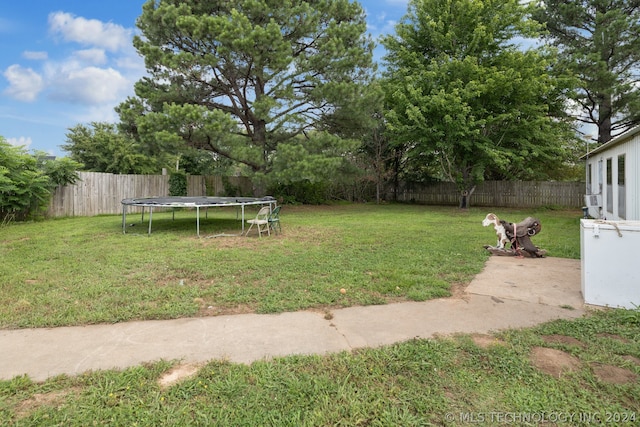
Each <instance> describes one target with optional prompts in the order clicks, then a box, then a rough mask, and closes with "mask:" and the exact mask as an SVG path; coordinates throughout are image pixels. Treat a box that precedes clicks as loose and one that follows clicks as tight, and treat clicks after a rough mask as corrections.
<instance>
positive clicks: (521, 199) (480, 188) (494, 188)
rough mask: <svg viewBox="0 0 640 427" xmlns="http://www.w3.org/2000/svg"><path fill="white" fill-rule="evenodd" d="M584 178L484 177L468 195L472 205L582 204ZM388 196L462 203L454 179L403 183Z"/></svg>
mask: <svg viewBox="0 0 640 427" xmlns="http://www.w3.org/2000/svg"><path fill="white" fill-rule="evenodd" d="M584 194H585V184H584V183H583V182H555V181H484V182H482V183H480V184H478V185H477V186H476V189H475V191H474V192H473V194H472V195H471V197H470V198H469V201H470V205H471V206H487V207H507V208H536V207H543V206H547V207H559V208H580V207H582V205H583V204H584ZM386 199H387V200H396V201H398V202H411V203H421V204H426V205H453V206H457V205H459V204H460V191H459V190H458V188H457V186H456V184H455V183H451V182H438V183H433V184H423V185H415V186H411V187H401V188H400V189H399V190H398V191H397V192H396V193H395V194H394V193H393V192H388V193H387V194H386Z"/></svg>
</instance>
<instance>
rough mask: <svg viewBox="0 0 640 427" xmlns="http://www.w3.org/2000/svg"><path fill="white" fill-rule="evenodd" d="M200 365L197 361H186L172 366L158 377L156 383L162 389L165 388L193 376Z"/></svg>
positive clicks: (198, 370)
mask: <svg viewBox="0 0 640 427" xmlns="http://www.w3.org/2000/svg"><path fill="white" fill-rule="evenodd" d="M201 367H202V365H200V364H197V363H187V364H183V365H178V366H174V367H173V368H171V369H170V370H168V371H167V372H165V373H164V374H163V375H162V376H161V377H160V378H159V379H158V385H159V386H160V388H162V389H167V388H169V387H171V386H172V385H174V384H177V383H179V382H180V381H184V380H185V379H187V378H191V377H193V376H195V375H196V374H197V373H198V372H200V368H201Z"/></svg>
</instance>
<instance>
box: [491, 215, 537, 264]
mask: <svg viewBox="0 0 640 427" xmlns="http://www.w3.org/2000/svg"><path fill="white" fill-rule="evenodd" d="M482 225H483V226H485V227H488V226H490V225H493V228H494V229H495V231H496V235H497V236H498V243H497V244H496V246H489V245H485V246H484V248H485V249H487V250H488V251H489V252H491V253H492V254H494V255H507V256H508V255H511V256H529V257H531V258H542V257H543V256H545V255H546V253H547V251H545V250H542V249H540V248H538V247H537V246H535V245H534V244H533V242H531V237H533V236H535V235H536V234H538V233H540V230H542V225H540V221H538V220H537V219H536V218H531V217H527V218H525V219H524V220H523V221H521V222H519V223H517V224H515V223H512V222H507V221H505V220H501V219H500V218H498V216H497V215H496V214H493V213H490V214H487V216H486V217H485V219H484V220H483V221H482ZM507 244H509V246H510V248H509V249H507V248H506V245H507Z"/></svg>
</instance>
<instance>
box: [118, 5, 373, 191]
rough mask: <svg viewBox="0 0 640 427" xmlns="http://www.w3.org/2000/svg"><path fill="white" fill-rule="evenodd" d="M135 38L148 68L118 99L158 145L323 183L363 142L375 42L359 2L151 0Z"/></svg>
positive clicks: (124, 116)
mask: <svg viewBox="0 0 640 427" xmlns="http://www.w3.org/2000/svg"><path fill="white" fill-rule="evenodd" d="M137 24H138V27H139V28H140V31H141V35H140V36H138V37H136V38H135V39H134V45H135V47H136V48H137V50H138V52H140V54H141V55H143V56H144V58H145V63H146V66H147V69H148V72H149V74H150V76H149V77H145V78H143V79H142V80H140V81H139V82H138V83H137V84H136V95H137V97H136V98H130V99H128V100H127V101H125V102H124V103H123V104H122V105H120V106H119V108H118V111H119V113H120V116H121V120H122V122H123V126H124V127H125V128H126V129H127V130H128V131H129V132H132V133H135V134H137V135H138V138H140V140H141V141H142V142H143V143H144V144H146V146H147V147H149V150H151V151H152V152H157V151H174V150H176V149H179V147H180V145H185V144H186V145H188V146H190V147H193V148H198V149H204V150H209V151H212V152H214V153H216V154H217V155H218V156H221V157H224V158H228V159H230V160H232V161H233V162H234V163H235V164H237V165H242V166H243V167H244V168H245V169H246V170H247V171H248V172H250V173H253V174H255V176H256V177H257V178H260V177H266V176H267V175H271V176H272V179H273V180H282V179H288V180H312V181H316V180H322V179H325V177H326V176H332V174H335V171H336V170H337V169H339V168H340V167H342V166H343V165H344V162H345V158H344V154H345V152H349V151H351V150H354V149H355V147H356V146H357V142H354V141H348V140H345V139H344V138H341V137H340V136H339V135H338V134H337V133H336V132H333V130H334V125H336V123H338V124H339V123H342V124H343V126H344V125H346V124H347V123H354V122H357V121H359V120H361V118H362V115H361V114H360V110H359V109H358V106H359V105H362V103H363V102H365V101H366V97H364V96H363V93H364V92H366V83H367V82H368V81H369V79H370V76H371V75H372V73H371V70H372V62H371V58H372V48H373V43H372V41H371V40H370V38H369V37H367V36H366V21H365V16H364V12H363V10H362V8H361V6H360V5H359V4H358V3H357V2H352V1H349V0H321V1H299V0H295V1H294V0H278V1H274V0H239V1H235V2H230V1H227V0H217V1H215V0H212V1H206V2H202V1H198V0H151V1H148V2H147V3H145V4H144V6H143V13H142V15H141V16H140V17H139V19H138V22H137Z"/></svg>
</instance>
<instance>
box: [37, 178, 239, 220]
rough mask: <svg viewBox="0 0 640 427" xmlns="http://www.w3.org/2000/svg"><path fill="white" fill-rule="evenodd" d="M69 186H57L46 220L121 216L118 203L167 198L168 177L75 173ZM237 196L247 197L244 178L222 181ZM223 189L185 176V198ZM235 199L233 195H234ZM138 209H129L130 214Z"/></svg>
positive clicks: (217, 182) (221, 185)
mask: <svg viewBox="0 0 640 427" xmlns="http://www.w3.org/2000/svg"><path fill="white" fill-rule="evenodd" d="M78 176H79V178H80V179H79V180H78V182H77V183H75V184H73V185H66V186H59V187H58V188H57V189H56V190H55V192H54V194H53V197H52V199H51V203H50V205H49V210H48V211H47V216H49V217H61V216H93V215H102V214H119V213H122V205H121V203H120V202H121V201H122V199H128V198H138V197H165V196H168V195H169V175H114V174H110V173H101V172H78ZM224 179H226V180H228V183H229V184H230V185H231V186H233V187H234V189H236V190H238V191H240V192H241V194H250V193H251V191H252V188H251V181H250V180H249V179H248V178H246V177H228V178H224ZM226 192H227V189H226V188H225V183H224V180H223V177H221V176H191V175H189V176H187V195H188V196H222V195H227V194H226ZM234 195H235V194H234ZM135 210H139V208H131V211H132V212H135Z"/></svg>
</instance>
